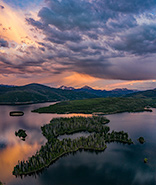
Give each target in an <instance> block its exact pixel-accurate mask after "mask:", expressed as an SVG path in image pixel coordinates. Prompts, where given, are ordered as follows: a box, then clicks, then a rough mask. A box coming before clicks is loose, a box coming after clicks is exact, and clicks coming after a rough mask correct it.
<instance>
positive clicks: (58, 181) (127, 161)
mask: <svg viewBox="0 0 156 185" xmlns="http://www.w3.org/2000/svg"><path fill="white" fill-rule="evenodd" d="M49 104H50V103H44V104H35V105H22V106H0V180H1V181H2V182H5V183H6V184H7V185H29V184H30V185H155V184H156V157H155V156H156V109H153V112H152V113H150V112H144V113H122V114H115V115H109V116H107V117H108V118H109V119H110V123H109V126H110V128H111V130H116V131H120V130H124V131H127V132H128V133H129V135H130V137H131V138H132V139H133V141H134V142H135V144H134V145H131V146H128V145H123V144H117V143H111V144H108V145H107V149H106V150H105V151H104V152H100V153H95V152H84V151H79V152H76V153H74V154H70V155H67V156H64V157H62V158H61V159H59V160H58V161H56V162H55V163H54V164H53V165H51V166H50V167H49V168H47V169H45V170H44V171H43V172H42V173H41V174H39V175H38V176H36V177H34V176H27V177H24V178H23V179H21V178H15V177H14V176H12V175H11V173H12V170H13V167H14V165H16V164H17V162H18V160H23V159H27V158H28V157H29V156H31V155H32V154H35V152H36V151H37V150H39V148H40V146H41V145H42V144H44V143H45V142H46V140H45V138H44V137H43V136H42V134H41V131H40V126H42V125H44V124H46V123H49V121H50V120H51V119H52V118H54V117H58V116H59V117H60V116H73V115H74V114H73V115H72V114H70V115H57V114H36V113H31V110H33V109H35V108H38V107H41V106H47V105H49ZM12 110H21V111H24V113H25V114H24V116H22V117H10V116H9V112H10V111H12ZM19 128H22V129H26V131H27V134H28V137H27V138H26V141H25V142H23V141H21V140H20V139H19V138H17V137H15V135H14V132H15V131H16V130H18V129H19ZM81 135H88V133H81V134H76V135H74V136H71V137H72V138H74V137H79V136H81ZM140 136H143V137H144V138H145V140H146V143H145V144H143V145H141V144H139V143H138V142H137V138H138V137H140ZM64 137H66V136H64ZM60 139H62V138H60ZM145 157H147V158H148V159H149V163H148V164H144V163H143V159H144V158H145Z"/></svg>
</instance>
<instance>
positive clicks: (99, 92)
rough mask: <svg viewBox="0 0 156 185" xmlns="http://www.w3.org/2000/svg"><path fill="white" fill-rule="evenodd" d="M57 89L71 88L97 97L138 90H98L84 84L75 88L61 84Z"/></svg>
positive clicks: (124, 93) (118, 94)
mask: <svg viewBox="0 0 156 185" xmlns="http://www.w3.org/2000/svg"><path fill="white" fill-rule="evenodd" d="M59 89H62V90H71V91H75V92H87V93H90V94H93V95H96V96H98V97H119V96H123V95H126V94H131V93H135V92H138V90H130V89H126V88H122V89H113V90H111V91H106V90H98V89H93V88H91V87H89V86H87V85H85V86H83V87H81V88H77V89H76V88H74V87H67V86H64V85H62V86H61V87H59Z"/></svg>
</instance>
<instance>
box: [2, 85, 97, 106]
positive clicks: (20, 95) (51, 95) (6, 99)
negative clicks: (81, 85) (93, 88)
mask: <svg viewBox="0 0 156 185" xmlns="http://www.w3.org/2000/svg"><path fill="white" fill-rule="evenodd" d="M96 97H97V96H96V95H93V94H90V93H87V92H75V91H70V90H66V91H64V90H62V89H57V88H51V87H48V86H45V85H41V84H28V85H25V86H15V87H3V86H2V87H0V104H27V103H42V102H49V101H51V102H56V101H64V100H76V99H85V98H96Z"/></svg>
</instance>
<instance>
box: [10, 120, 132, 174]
mask: <svg viewBox="0 0 156 185" xmlns="http://www.w3.org/2000/svg"><path fill="white" fill-rule="evenodd" d="M108 122H109V120H108V119H106V118H104V117H90V118H84V117H72V118H55V119H53V120H52V121H51V123H50V124H48V125H44V126H43V127H42V133H43V135H44V136H45V137H46V138H47V139H48V141H47V143H46V144H45V145H44V146H42V147H41V149H40V151H37V152H36V154H35V155H33V156H32V157H30V158H29V159H28V160H27V161H19V162H18V165H16V166H15V167H14V171H13V175H15V176H18V175H26V174H30V173H34V172H37V171H40V170H41V169H44V168H45V167H47V166H49V165H50V164H51V163H52V162H54V161H55V160H57V159H59V158H60V157H61V156H63V155H65V154H68V153H70V152H75V151H77V150H79V149H85V150H94V151H103V150H105V149H106V148H107V145H106V143H109V142H114V141H117V142H122V143H127V144H132V143H133V142H132V140H131V139H129V137H128V134H127V133H125V132H123V131H121V132H115V131H112V132H111V133H109V130H110V129H109V127H108V126H105V125H103V124H106V123H108ZM90 127H91V128H90ZM79 131H90V132H93V133H92V134H91V135H89V136H88V137H80V138H77V139H74V140H71V139H63V140H62V141H60V140H59V139H58V138H57V136H58V135H62V134H65V133H70V134H72V133H75V132H79Z"/></svg>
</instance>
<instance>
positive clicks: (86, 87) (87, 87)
mask: <svg viewBox="0 0 156 185" xmlns="http://www.w3.org/2000/svg"><path fill="white" fill-rule="evenodd" d="M81 89H87V90H93V88H91V87H89V86H88V85H85V86H83V87H82V88H81Z"/></svg>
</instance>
